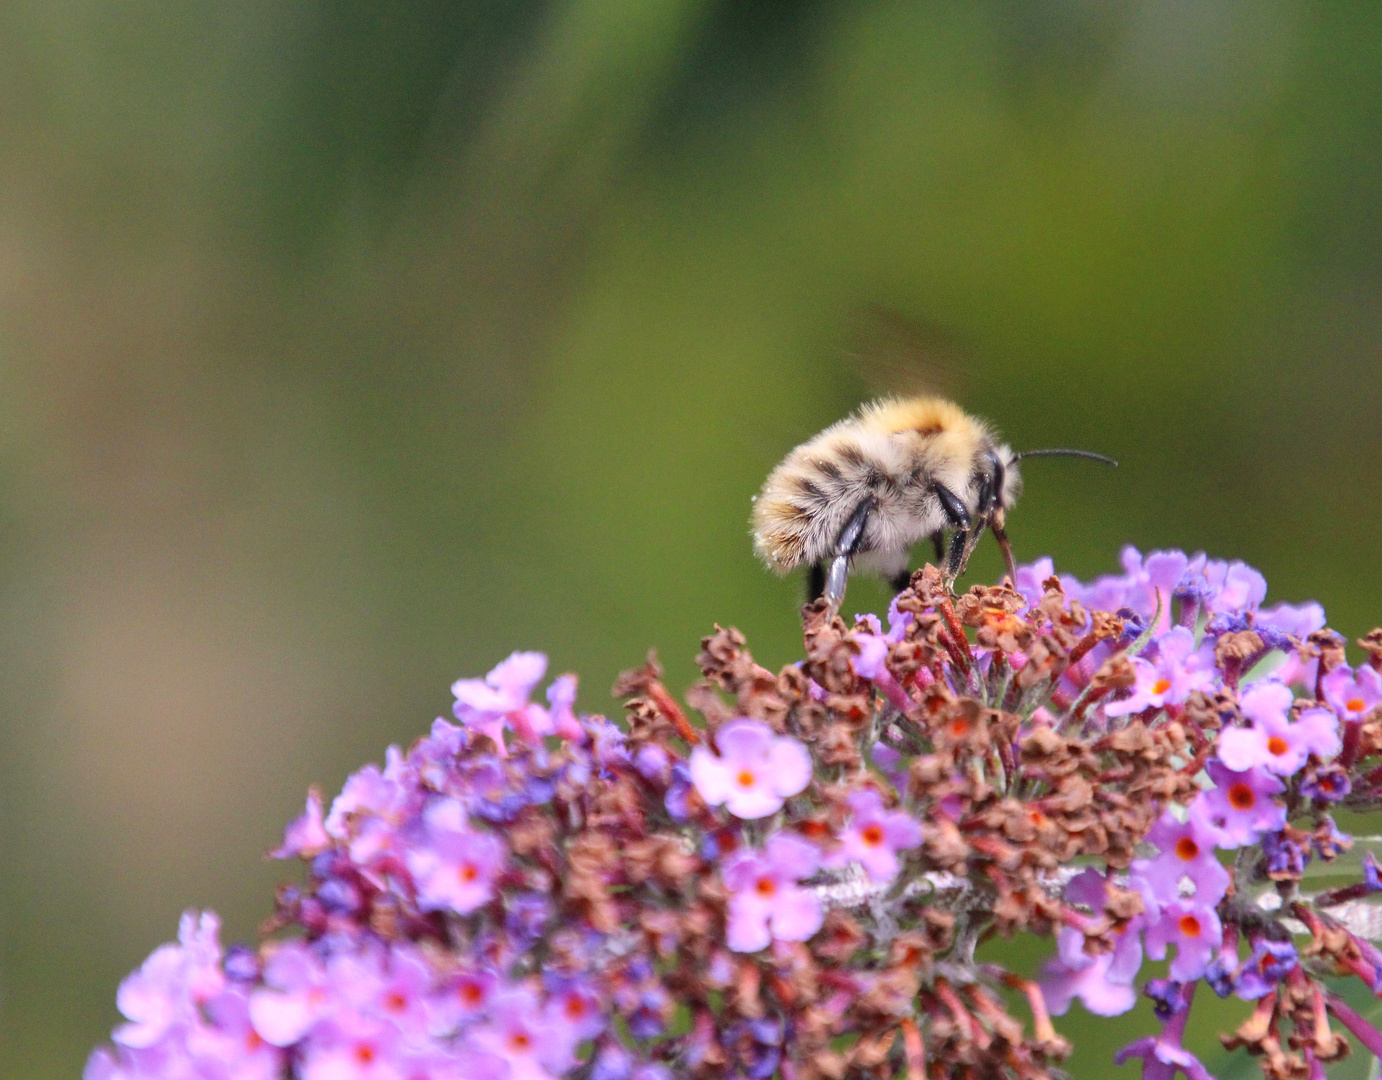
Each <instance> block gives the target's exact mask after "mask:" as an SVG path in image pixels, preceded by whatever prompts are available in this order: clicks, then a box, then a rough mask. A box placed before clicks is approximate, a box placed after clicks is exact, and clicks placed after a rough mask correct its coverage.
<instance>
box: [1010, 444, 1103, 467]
mask: <svg viewBox="0 0 1382 1080" xmlns="http://www.w3.org/2000/svg"><path fill="white" fill-rule="evenodd" d="M1029 457H1082V458H1089V460H1090V461H1101V462H1103V463H1104V464H1105V465H1111V466H1112V467H1113V468H1115V469H1116V468H1118V462H1116V461H1114V460H1113V458H1111V457H1108V456H1107V455H1106V454H1096V453H1095V452H1094V451H1093V450H1068V449H1065V448H1064V447H1054V446H1053V447H1050V448H1048V449H1044V450H1023V451H1022V453H1020V454H1014V455H1013V460H1015V461H1021V460H1022V459H1023V458H1029Z"/></svg>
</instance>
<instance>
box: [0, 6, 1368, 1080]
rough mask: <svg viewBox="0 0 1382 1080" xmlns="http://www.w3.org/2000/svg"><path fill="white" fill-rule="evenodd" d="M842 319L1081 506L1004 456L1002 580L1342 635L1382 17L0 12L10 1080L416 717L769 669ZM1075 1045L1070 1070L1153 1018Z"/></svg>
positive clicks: (241, 879)
mask: <svg viewBox="0 0 1382 1080" xmlns="http://www.w3.org/2000/svg"><path fill="white" fill-rule="evenodd" d="M880 309H881V310H885V311H888V312H891V313H893V319H894V322H897V321H899V320H900V321H901V322H904V323H909V324H914V325H916V326H919V327H926V328H941V331H942V332H943V333H944V334H945V335H946V336H947V337H948V338H950V339H952V340H953V341H955V342H958V343H959V346H960V352H959V353H958V354H957V355H962V356H964V357H966V358H967V359H965V360H963V361H960V362H959V363H958V364H956V363H953V362H952V365H951V366H952V367H955V366H958V367H959V368H960V371H959V372H958V376H959V384H960V389H959V390H957V393H958V394H959V396H960V398H961V400H962V401H963V402H964V403H965V404H966V405H967V406H968V407H970V408H971V409H973V410H974V411H976V412H979V413H980V414H982V415H985V416H988V417H990V418H992V419H993V420H994V421H995V422H996V423H997V424H998V426H999V427H1000V428H1001V429H1002V430H1003V432H1004V433H1005V434H1006V435H1007V436H1009V437H1010V438H1011V439H1012V441H1013V443H1014V444H1015V445H1018V446H1020V447H1029V446H1037V445H1053V444H1054V445H1075V446H1087V447H1090V448H1093V449H1098V450H1101V451H1104V452H1107V453H1110V454H1113V455H1114V456H1116V457H1118V458H1119V459H1120V460H1121V461H1122V463H1123V467H1122V468H1121V469H1120V470H1118V471H1117V472H1116V473H1110V472H1105V471H1103V470H1099V469H1097V468H1093V467H1089V466H1085V465H1081V464H1079V463H1075V462H1068V463H1061V462H1052V463H1050V464H1046V463H1041V464H1033V465H1032V467H1031V468H1029V469H1028V470H1027V477H1028V484H1027V492H1026V495H1025V497H1024V500H1023V502H1022V504H1021V505H1020V506H1019V507H1018V509H1017V511H1016V513H1014V514H1013V515H1012V516H1011V518H1010V532H1011V535H1012V537H1013V540H1014V543H1015V545H1016V548H1017V552H1018V555H1019V558H1021V559H1031V558H1034V557H1036V556H1037V555H1039V554H1051V555H1053V556H1054V557H1055V558H1056V561H1057V565H1058V566H1060V567H1061V568H1062V569H1064V570H1068V571H1071V572H1074V573H1076V574H1080V575H1093V574H1096V573H1099V572H1105V571H1110V570H1113V569H1115V568H1116V566H1117V552H1118V548H1119V546H1120V545H1121V544H1123V543H1126V542H1132V543H1135V544H1137V545H1139V546H1141V547H1143V548H1144V549H1145V548H1151V547H1155V546H1166V545H1180V546H1184V547H1186V548H1189V549H1198V548H1204V549H1207V550H1209V551H1210V552H1212V553H1215V554H1218V555H1223V556H1230V557H1239V558H1244V559H1246V560H1248V561H1249V562H1251V563H1253V564H1254V565H1256V566H1258V567H1259V568H1261V569H1262V570H1263V572H1264V573H1265V574H1266V576H1267V578H1268V581H1269V582H1270V585H1271V596H1273V597H1275V598H1277V599H1289V600H1299V599H1303V598H1307V597H1314V598H1317V599H1319V600H1320V601H1322V602H1323V603H1324V604H1325V606H1326V609H1327V610H1328V612H1329V613H1330V615H1331V621H1332V623H1333V625H1335V626H1336V627H1338V628H1339V629H1340V630H1342V631H1343V632H1345V633H1346V634H1348V635H1350V636H1351V637H1352V636H1356V635H1358V634H1360V633H1362V632H1363V631H1365V630H1366V629H1368V628H1369V627H1371V626H1372V625H1374V623H1376V622H1378V621H1382V566H1379V561H1378V552H1379V543H1378V534H1379V527H1382V499H1380V498H1379V496H1382V442H1380V441H1379V437H1378V433H1377V432H1378V417H1379V405H1382V380H1379V377H1378V375H1377V374H1376V366H1377V363H1378V360H1379V359H1380V358H1382V7H1379V6H1378V5H1377V4H1375V3H1372V2H1368V0H1360V2H1353V3H1345V2H1342V0H1316V2H1314V3H1304V2H1299V3H1298V2H1286V0H1145V2H1124V3H1110V2H1096V0H972V2H969V3H966V4H944V3H925V2H917V0H892V2H884V0H877V2H869V0H857V2H855V0H836V2H834V3H827V2H823V0H718V2H711V0H632V2H630V0H566V2H551V0H509V2H507V3H504V2H494V0H446V2H443V0H393V2H390V3H366V2H364V0H335V2H330V3H328V2H323V0H243V2H240V3H231V4H224V3H221V4H213V3H210V2H207V0H160V2H153V0H123V2H120V3H112V2H103V0H9V2H8V3H6V4H4V5H0V710H2V712H0V860H2V861H0V1075H3V1076H5V1077H38V1078H48V1077H53V1078H57V1077H71V1076H74V1075H76V1074H77V1073H78V1072H79V1070H80V1067H81V1064H82V1062H83V1060H84V1059H85V1057H86V1054H87V1052H88V1050H89V1048H90V1046H91V1045H92V1044H93V1043H94V1042H96V1041H97V1040H100V1039H103V1038H105V1036H106V1034H107V1032H108V1031H109V1028H110V1027H111V1025H112V1024H113V1023H114V1022H115V1021H116V1020H117V1015H116V1012H115V1007H114V1001H115V988H116V985H117V983H118V981H119V979H120V978H121V977H122V976H123V975H124V974H125V973H126V972H127V971H129V970H130V969H131V968H132V967H134V966H135V965H137V964H138V963H139V962H140V961H141V960H142V959H143V957H144V956H146V955H147V954H148V952H149V951H150V950H151V949H152V948H153V947H154V946H155V945H157V944H158V943H159V942H161V941H164V940H166V939H168V938H169V937H171V936H172V935H173V934H174V933H175V928H176V923H177V917H178V914H179V913H180V912H181V911H182V910H183V909H184V908H185V907H188V906H210V907H214V908H215V909H217V910H218V911H220V912H221V913H222V914H223V915H224V917H225V920H226V924H227V936H228V937H229V938H231V939H236V938H241V939H243V938H246V937H250V936H252V934H253V931H254V927H255V926H256V924H257V922H258V920H259V919H260V918H262V917H263V916H264V915H266V914H267V913H268V911H269V908H270V904H271V889H272V885H273V883H274V882H275V881H276V880H278V879H279V877H280V876H281V875H282V874H283V873H284V872H285V868H283V867H280V866H276V865H272V864H268V863H266V862H265V861H264V859H263V857H262V856H263V852H264V851H265V850H266V849H267V848H269V847H270V846H272V845H273V844H274V843H275V842H276V841H277V839H278V837H279V835H280V829H281V827H282V825H283V823H284V822H285V821H287V820H288V819H289V818H290V817H291V816H293V815H294V814H296V813H297V812H298V811H299V810H300V808H301V804H302V799H303V792H304V790H305V788H306V787H307V785H308V784H309V783H312V782H317V783H320V784H322V785H323V787H324V788H325V789H326V790H327V791H328V792H331V791H334V789H335V788H336V787H338V785H339V784H340V782H341V780H342V779H343V778H344V776H345V775H346V773H347V772H348V771H350V770H351V769H353V768H356V767H358V766H359V765H361V764H363V763H364V762H366V761H369V760H378V759H379V758H380V757H381V754H382V750H383V747H384V746H385V745H386V744H387V743H389V742H391V741H398V742H407V741H409V740H411V739H412V738H413V737H415V736H416V735H418V734H420V733H421V732H422V731H423V730H424V729H425V728H426V726H427V725H428V723H429V722H430V720H431V718H432V717H433V716H435V715H437V714H439V713H443V712H445V711H446V710H447V708H448V706H449V703H450V700H451V699H450V695H449V693H448V687H449V685H450V683H451V681H452V680H453V679H455V678H457V677H460V676H465V675H475V674H481V673H483V672H485V671H487V670H488V669H489V668H490V666H492V665H493V664H494V663H495V662H496V661H497V660H499V659H500V658H502V657H503V656H505V655H507V653H508V652H509V651H511V650H512V649H515V648H520V647H522V648H539V649H544V650H546V651H548V652H549V653H550V654H551V656H552V662H553V667H554V670H566V669H572V670H576V671H578V672H580V673H581V675H582V678H583V683H582V687H583V692H582V704H583V705H584V706H585V707H586V708H589V709H592V710H604V709H606V708H609V707H610V700H609V696H608V687H609V685H610V683H611V681H612V679H613V676H614V674H615V673H616V672H617V671H618V670H619V669H621V668H624V667H629V666H633V665H635V664H636V663H638V662H639V661H640V660H641V659H642V657H643V654H644V652H645V650H646V649H647V648H649V647H656V648H657V649H659V651H660V653H661V655H662V657H663V659H664V660H665V661H666V663H667V665H668V669H669V681H670V682H671V684H672V685H673V686H674V687H675V688H681V687H684V686H685V685H686V684H688V683H689V682H690V681H691V679H692V677H693V673H694V667H693V664H692V657H693V656H694V654H695V651H696V648H697V642H698V638H699V637H700V635H702V634H703V633H705V632H707V631H708V630H709V629H710V627H711V626H712V624H713V623H714V622H716V621H719V622H722V623H732V624H735V625H737V626H739V627H740V628H742V629H743V630H744V631H745V632H746V633H748V635H749V637H750V642H751V645H752V647H753V648H754V650H755V653H756V654H757V655H758V656H759V657H760V658H761V659H763V660H764V661H765V662H767V663H770V664H772V665H777V664H781V663H784V662H786V661H788V660H789V659H791V658H792V657H793V656H794V655H795V650H796V649H797V647H798V639H797V636H796V629H797V627H796V622H795V615H796V608H797V604H798V602H799V600H800V590H801V587H802V586H801V582H800V581H799V580H790V579H789V580H787V581H781V580H778V579H776V578H774V577H773V576H771V575H770V574H768V573H767V572H765V571H764V570H763V569H762V568H761V567H760V566H759V565H757V564H756V563H755V561H754V559H753V557H752V554H751V550H750V545H749V540H748V535H747V520H748V513H749V498H750V496H751V495H752V494H753V492H754V491H755V490H756V488H757V486H758V485H759V484H760V483H761V481H762V479H763V477H764V476H765V475H766V473H767V471H768V469H769V468H770V467H771V466H772V465H773V464H774V463H775V462H776V460H777V459H778V458H780V457H781V456H782V455H783V454H784V453H785V452H786V450H788V449H789V448H790V447H791V446H792V445H794V444H795V443H796V442H798V441H801V440H802V439H803V438H805V437H806V436H808V435H810V434H812V433H814V432H815V431H817V430H818V429H819V428H821V427H823V426H824V425H825V424H826V423H828V422H830V421H833V420H835V419H837V418H838V417H839V416H841V415H843V414H844V413H845V412H846V411H848V410H849V409H850V408H852V407H853V406H854V405H855V404H856V403H857V402H858V401H859V400H860V399H861V398H862V397H863V396H865V395H866V394H867V393H868V392H869V389H868V387H867V386H866V385H865V383H864V382H863V381H862V380H861V379H860V377H859V375H858V373H857V366H856V365H855V364H854V363H853V362H852V361H851V360H850V359H849V356H850V355H851V354H854V353H858V352H861V351H862V352H868V351H869V350H870V349H872V348H874V346H875V345H876V344H877V341H876V340H875V339H876V337H877V335H876V334H873V331H872V330H871V327H872V326H873V320H871V317H870V316H869V315H868V314H867V313H868V312H871V311H876V310H880ZM871 335H872V337H871ZM890 347H891V346H890ZM893 351H894V352H897V351H898V350H896V349H893ZM902 352H903V353H905V352H906V350H905V349H904V350H902ZM902 359H903V361H904V362H905V356H903V357H902ZM893 360H897V357H896V356H894V357H893ZM997 569H998V560H997V557H996V555H995V553H994V552H993V550H992V549H991V545H989V544H986V545H985V546H984V547H983V549H982V553H981V556H980V557H978V558H976V561H975V564H974V567H973V571H974V575H975V576H976V578H978V577H982V578H987V577H989V576H990V575H993V574H995V573H996V571H997ZM882 602H883V594H882V592H881V590H879V589H878V588H876V587H872V586H865V585H863V584H858V585H856V586H854V587H853V588H852V591H851V597H850V601H849V604H848V606H849V607H850V608H851V609H853V610H858V609H861V608H866V607H872V606H875V605H878V604H881V603H882ZM1082 1019H1083V1017H1082V1015H1081V1014H1080V1010H1079V1008H1078V1007H1077V1008H1076V1010H1075V1015H1073V1016H1072V1017H1069V1018H1067V1021H1066V1023H1065V1025H1064V1026H1065V1028H1066V1030H1068V1031H1071V1032H1072V1033H1074V1034H1075V1035H1076V1038H1077V1041H1080V1045H1081V1047H1082V1049H1081V1051H1080V1053H1079V1055H1078V1056H1077V1058H1076V1062H1075V1065H1076V1072H1077V1073H1078V1074H1080V1075H1085V1076H1097V1075H1103V1074H1104V1073H1105V1071H1107V1070H1108V1065H1107V1062H1108V1058H1107V1054H1108V1050H1109V1047H1110V1046H1112V1045H1116V1044H1117V1043H1118V1042H1119V1041H1123V1040H1124V1039H1126V1038H1127V1037H1129V1035H1130V1034H1134V1033H1140V1032H1142V1031H1146V1030H1149V1029H1150V1022H1149V1020H1148V1019H1147V1017H1146V1015H1145V1014H1144V1012H1143V1011H1139V1012H1138V1013H1137V1014H1135V1015H1134V1016H1133V1017H1132V1018H1126V1020H1125V1023H1124V1024H1123V1025H1122V1027H1121V1030H1120V1029H1119V1028H1120V1025H1119V1024H1104V1025H1102V1026H1103V1027H1104V1028H1107V1029H1109V1030H1108V1031H1106V1032H1105V1033H1104V1035H1103V1036H1102V1038H1101V1039H1097V1040H1090V1041H1083V1040H1084V1036H1083V1034H1082V1030H1083V1028H1082ZM1203 1045H1208V1043H1203ZM1125 1074H1126V1075H1130V1076H1131V1075H1135V1074H1136V1068H1135V1066H1129V1067H1127V1068H1125V1069H1123V1070H1118V1072H1117V1075H1125Z"/></svg>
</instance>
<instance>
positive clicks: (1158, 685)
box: [1152, 679, 1171, 694]
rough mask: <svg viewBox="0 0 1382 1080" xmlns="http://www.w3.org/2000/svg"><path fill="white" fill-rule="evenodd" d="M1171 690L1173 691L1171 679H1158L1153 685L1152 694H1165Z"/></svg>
mask: <svg viewBox="0 0 1382 1080" xmlns="http://www.w3.org/2000/svg"><path fill="white" fill-rule="evenodd" d="M1169 689H1171V680H1170V679H1157V681H1156V682H1154V683H1152V693H1154V694H1164V693H1166V691H1167V690H1169Z"/></svg>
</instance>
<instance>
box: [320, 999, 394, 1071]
mask: <svg viewBox="0 0 1382 1080" xmlns="http://www.w3.org/2000/svg"><path fill="white" fill-rule="evenodd" d="M401 1041H402V1040H401V1035H400V1032H399V1030H398V1029H397V1028H396V1027H394V1026H393V1025H391V1024H388V1023H386V1022H384V1021H383V1020H381V1019H379V1018H377V1017H373V1016H367V1015H365V1014H363V1013H357V1012H355V1011H354V1010H345V1011H341V1012H338V1013H336V1014H335V1015H333V1017H332V1018H331V1019H330V1020H328V1021H326V1022H325V1023H323V1024H322V1025H320V1026H319V1027H318V1028H317V1029H316V1030H315V1031H313V1033H312V1038H311V1039H310V1040H308V1041H307V1043H306V1044H305V1045H304V1046H303V1047H302V1050H301V1053H302V1064H301V1066H300V1071H301V1075H302V1080H404V1077H403V1074H402V1072H401V1071H400V1069H399V1066H398V1060H397V1051H398V1050H400V1049H401V1045H400V1044H401Z"/></svg>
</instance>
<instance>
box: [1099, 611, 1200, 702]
mask: <svg viewBox="0 0 1382 1080" xmlns="http://www.w3.org/2000/svg"><path fill="white" fill-rule="evenodd" d="M1132 663H1133V668H1134V669H1135V671H1136V673H1137V683H1136V685H1134V686H1133V689H1132V695H1131V696H1130V697H1128V698H1127V699H1126V700H1124V701H1115V702H1111V703H1110V704H1108V705H1105V706H1104V714H1105V715H1106V716H1125V715H1127V714H1128V713H1137V712H1141V711H1142V710H1143V709H1146V708H1150V707H1152V706H1155V707H1157V708H1160V707H1161V706H1163V705H1179V704H1181V703H1182V702H1183V701H1185V699H1186V698H1188V697H1189V696H1190V694H1191V693H1192V692H1193V691H1195V690H1203V689H1205V688H1207V687H1208V686H1210V685H1211V684H1212V683H1213V681H1214V650H1213V647H1212V645H1209V644H1206V645H1205V646H1203V647H1201V648H1199V649H1196V647H1195V637H1194V635H1193V634H1191V633H1190V631H1189V630H1187V629H1186V628H1185V627H1183V626H1176V627H1172V628H1171V629H1170V630H1168V631H1167V632H1166V633H1164V634H1162V635H1161V637H1160V638H1158V639H1157V651H1156V656H1155V658H1154V659H1152V660H1150V661H1148V660H1144V659H1143V658H1142V657H1140V656H1135V657H1133V661H1132Z"/></svg>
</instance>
